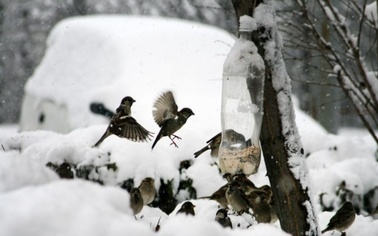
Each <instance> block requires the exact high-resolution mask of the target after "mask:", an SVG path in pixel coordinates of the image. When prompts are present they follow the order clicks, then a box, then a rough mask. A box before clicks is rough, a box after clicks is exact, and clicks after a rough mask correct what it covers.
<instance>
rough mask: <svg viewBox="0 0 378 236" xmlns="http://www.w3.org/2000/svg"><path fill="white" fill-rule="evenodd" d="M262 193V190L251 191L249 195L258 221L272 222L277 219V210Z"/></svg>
mask: <svg viewBox="0 0 378 236" xmlns="http://www.w3.org/2000/svg"><path fill="white" fill-rule="evenodd" d="M261 193H262V192H251V193H250V194H248V195H247V198H248V201H249V204H250V206H251V208H252V211H253V215H254V216H255V219H256V221H257V222H259V223H271V222H272V221H276V219H275V217H274V215H275V211H274V210H273V209H272V206H271V205H270V204H269V202H268V199H267V198H266V195H264V194H261Z"/></svg>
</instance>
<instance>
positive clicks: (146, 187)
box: [138, 177, 156, 205]
mask: <svg viewBox="0 0 378 236" xmlns="http://www.w3.org/2000/svg"><path fill="white" fill-rule="evenodd" d="M138 189H139V191H140V194H141V195H142V198H143V204H144V205H148V204H150V203H151V202H152V201H153V200H154V199H155V195H156V189H155V180H154V179H153V178H150V177H146V178H144V179H143V180H142V182H141V183H140V185H139V186H138Z"/></svg>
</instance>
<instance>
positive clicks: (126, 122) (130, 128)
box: [94, 96, 152, 147]
mask: <svg viewBox="0 0 378 236" xmlns="http://www.w3.org/2000/svg"><path fill="white" fill-rule="evenodd" d="M134 102H135V100H134V99H133V98H132V97H129V96H127V97H125V98H123V99H122V101H121V104H120V105H119V107H118V108H117V110H116V113H115V114H114V115H113V117H112V119H111V120H110V123H109V126H108V128H107V129H106V131H105V133H104V134H103V135H102V137H101V138H100V140H98V141H97V143H96V144H95V145H94V147H98V146H100V144H101V143H102V141H104V140H105V139H106V138H107V137H109V136H110V135H112V134H114V135H117V136H118V137H121V138H126V139H129V140H131V141H134V142H145V141H147V140H151V137H152V133H151V132H150V131H148V130H146V129H145V128H143V127H142V126H141V125H140V124H139V123H138V122H137V121H136V120H135V119H134V118H133V117H131V106H132V105H133V103H134Z"/></svg>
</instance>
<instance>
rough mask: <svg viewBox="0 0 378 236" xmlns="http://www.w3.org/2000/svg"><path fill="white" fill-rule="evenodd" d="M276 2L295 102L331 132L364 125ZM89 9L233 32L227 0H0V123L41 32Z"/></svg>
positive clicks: (7, 116) (15, 99) (286, 7)
mask: <svg viewBox="0 0 378 236" xmlns="http://www.w3.org/2000/svg"><path fill="white" fill-rule="evenodd" d="M287 2H290V1H287ZM342 2H343V1H340V7H341V10H342V9H343V5H342V4H343V3H342ZM357 2H358V1H357ZM334 4H338V3H337V2H336V3H334ZM275 5H276V10H277V15H278V16H279V17H278V20H279V22H278V23H279V29H280V32H281V33H282V36H283V43H284V50H285V62H286V66H287V70H288V73H289V75H290V77H291V78H292V87H293V93H294V94H295V95H296V96H297V97H298V98H299V99H298V100H299V102H300V108H301V109H302V110H304V111H305V112H306V113H307V114H309V115H310V116H312V117H313V118H314V119H316V120H317V121H318V122H319V123H321V124H322V125H323V126H324V127H325V128H326V129H327V130H328V131H329V132H331V133H337V131H338V130H339V129H340V128H342V127H346V126H348V127H363V126H362V123H361V121H360V119H359V118H358V116H357V115H356V113H355V111H354V109H353V107H352V106H351V104H350V102H349V101H348V99H347V98H346V96H345V95H344V93H343V91H342V90H341V89H340V88H339V87H338V86H337V83H336V82H335V81H333V80H332V78H329V77H328V72H327V70H329V69H330V68H328V67H327V66H328V65H327V64H326V63H325V62H324V61H323V60H322V59H321V58H320V57H318V56H317V55H314V54H313V52H311V51H308V50H305V48H304V47H300V45H298V44H295V43H293V42H294V41H295V39H296V38H297V37H298V35H296V34H294V33H293V32H294V31H293V30H291V29H290V27H295V25H296V24H299V22H295V18H293V17H291V16H292V15H293V12H295V5H290V4H288V3H286V1H276V3H275ZM344 8H345V7H344ZM94 14H121V15H143V16H151V15H153V16H163V17H171V18H179V19H186V20H190V21H195V22H201V23H204V24H209V25H213V26H216V27H219V28H222V29H224V30H226V31H227V32H229V33H230V35H236V34H237V23H236V17H235V14H234V9H233V7H232V3H231V0H165V1H141V0H109V1H97V0H60V1H53V0H31V1H30V0H0V55H1V57H0V111H1V112H0V124H12V123H17V122H18V121H19V119H20V111H21V104H22V99H23V93H24V90H23V89H24V85H25V83H26V81H27V79H28V78H29V77H30V76H31V75H32V74H33V72H34V70H35V68H36V67H37V66H38V64H39V63H40V62H41V59H42V58H43V56H44V53H45V48H46V38H47V36H48V34H49V32H50V30H51V29H52V28H53V27H54V25H55V24H56V23H57V22H59V21H60V20H62V19H64V18H68V17H73V16H85V15H94ZM288 17H291V20H290V23H289V22H288V21H287V18H288ZM297 19H298V18H297ZM357 23H358V22H357ZM317 24H319V27H320V28H321V29H322V33H323V34H324V36H327V35H328V30H329V25H330V23H329V22H327V20H325V19H324V20H322V19H321V18H319V19H318V21H317ZM302 37H306V36H305V35H302ZM304 41H305V40H304ZM362 44H363V43H362ZM310 65H312V66H310ZM319 68H320V69H319ZM219 80H221V78H219Z"/></svg>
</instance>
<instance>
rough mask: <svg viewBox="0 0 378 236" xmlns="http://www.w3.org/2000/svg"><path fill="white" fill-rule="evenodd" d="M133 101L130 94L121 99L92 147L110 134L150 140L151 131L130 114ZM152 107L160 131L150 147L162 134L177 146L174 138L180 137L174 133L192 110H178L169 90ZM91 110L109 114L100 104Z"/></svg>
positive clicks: (134, 139) (92, 106)
mask: <svg viewBox="0 0 378 236" xmlns="http://www.w3.org/2000/svg"><path fill="white" fill-rule="evenodd" d="M134 102H135V100H134V99H133V98H132V97H130V96H127V97H125V98H123V99H122V101H121V104H120V105H119V107H118V108H117V109H116V112H115V113H114V114H113V115H112V117H111V120H110V123H109V125H108V127H107V129H106V131H105V133H104V134H103V135H102V136H101V138H100V139H99V140H98V141H97V142H96V143H95V144H94V145H93V146H94V147H98V146H100V145H101V143H102V142H103V141H104V140H105V139H106V138H107V137H109V136H110V135H112V134H114V135H116V136H118V137H120V138H126V139H129V140H131V141H134V142H146V141H149V140H151V138H152V134H153V133H152V132H150V131H148V130H147V129H145V128H144V127H143V126H142V125H140V124H139V123H138V122H137V121H136V120H135V119H134V118H133V117H132V116H131V106H132V105H133V103H134ZM153 107H154V108H155V109H154V110H153V117H154V120H155V122H156V124H158V125H159V127H160V131H159V133H158V135H157V136H156V138H155V141H154V143H153V144H152V149H153V148H154V147H155V145H156V143H157V142H158V141H159V140H160V139H161V138H162V137H164V136H168V137H169V139H171V141H172V144H173V145H175V146H176V147H178V146H177V144H176V142H175V141H174V139H175V138H177V139H181V138H180V137H178V136H177V135H175V134H174V133H175V132H176V131H178V130H179V129H180V128H181V127H182V126H183V125H184V124H185V123H186V121H187V120H188V118H189V117H190V116H192V115H194V112H193V111H192V110H191V109H190V108H187V107H185V108H183V109H181V110H178V107H177V104H176V101H175V98H174V97H173V93H172V92H171V91H167V92H165V93H163V94H162V95H161V96H160V97H158V99H157V100H156V101H155V102H154V104H153ZM91 110H92V111H94V112H98V113H99V112H103V113H104V114H105V113H106V114H107V115H109V114H111V112H109V110H107V109H106V108H104V107H102V106H101V105H100V106H99V105H97V106H96V104H92V105H91Z"/></svg>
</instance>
